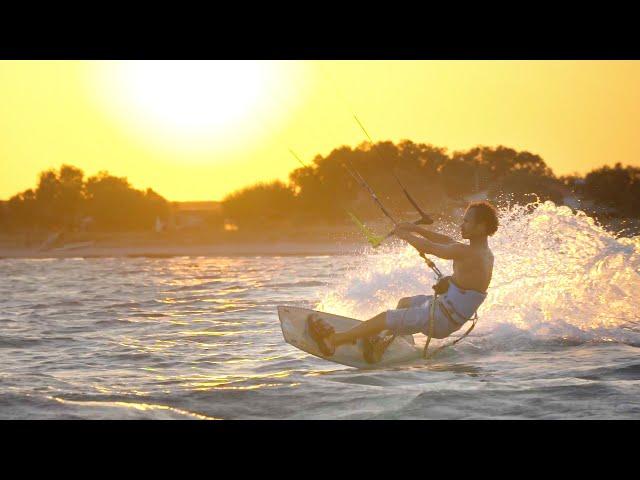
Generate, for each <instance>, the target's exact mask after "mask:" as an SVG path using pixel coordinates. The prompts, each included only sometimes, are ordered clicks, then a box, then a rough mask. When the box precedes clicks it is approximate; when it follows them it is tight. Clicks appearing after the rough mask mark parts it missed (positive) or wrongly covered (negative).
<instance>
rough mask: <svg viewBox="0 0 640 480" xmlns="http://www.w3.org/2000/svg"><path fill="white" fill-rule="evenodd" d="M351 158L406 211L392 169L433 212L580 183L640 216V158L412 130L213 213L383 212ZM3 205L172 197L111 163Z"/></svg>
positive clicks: (123, 226)
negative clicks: (556, 160) (114, 170)
mask: <svg viewBox="0 0 640 480" xmlns="http://www.w3.org/2000/svg"><path fill="white" fill-rule="evenodd" d="M291 161H292V162H294V161H295V159H293V158H292V159H291ZM347 165H351V166H353V167H354V168H355V169H356V170H357V171H358V172H360V173H361V174H362V176H363V177H364V178H365V179H366V180H367V182H368V183H369V184H370V185H371V187H372V188H373V189H374V190H375V191H376V193H377V194H378V196H379V197H380V199H381V200H383V202H384V203H385V204H386V205H387V206H388V208H389V209H390V210H392V211H395V212H396V213H397V214H398V217H399V218H406V217H405V216H404V215H403V214H404V213H410V214H411V215H415V212H413V211H412V207H411V206H410V204H409V203H408V202H407V200H406V198H405V197H404V196H403V193H402V190H401V188H400V186H399V185H398V184H397V182H396V179H395V177H394V175H392V172H393V173H395V175H396V176H397V177H398V179H399V180H400V181H401V182H402V184H403V185H404V186H405V187H406V188H407V189H408V190H409V191H410V192H411V194H412V196H413V197H415V199H416V200H417V201H418V203H419V204H421V205H422V206H423V207H424V209H425V210H426V211H428V212H431V213H435V212H438V211H441V209H443V208H446V206H447V205H450V204H451V201H452V200H454V201H456V200H462V199H464V198H465V197H467V196H469V195H471V194H474V193H477V192H486V193H487V194H488V197H489V198H490V199H492V200H494V201H496V202H497V203H501V202H520V203H524V202H529V201H531V200H532V199H534V198H535V197H537V198H539V199H540V200H552V201H554V202H556V203H559V204H560V203H562V200H563V197H564V195H565V194H566V193H567V192H575V193H578V194H579V195H581V196H583V197H584V198H586V199H591V200H593V201H595V202H598V203H599V204H602V205H606V206H608V207H612V208H614V209H615V210H616V211H617V212H618V214H619V215H620V216H626V217H637V216H640V169H639V168H637V167H631V166H622V165H621V164H619V163H618V164H616V165H615V166H613V167H608V166H604V167H601V168H598V169H595V170H593V171H591V172H589V173H588V174H587V175H585V176H584V177H581V176H579V175H569V176H564V177H558V176H556V175H555V174H554V173H553V171H552V170H551V169H550V168H549V167H548V165H547V164H546V163H545V161H544V160H543V159H542V158H541V157H540V156H539V155H536V154H533V153H530V152H527V151H518V150H515V149H512V148H508V147H504V146H498V147H485V146H478V147H475V148H472V149H469V150H466V151H457V152H452V153H449V152H448V151H447V149H445V148H441V147H435V146H433V145H430V144H423V143H414V142H411V141H409V140H405V141H402V142H400V143H398V144H394V143H392V142H379V143H375V144H371V143H368V142H366V143H362V144H360V145H358V146H357V147H355V148H351V147H348V146H342V147H340V148H336V149H334V150H333V151H332V152H330V153H329V154H328V155H327V156H322V155H317V156H316V157H315V158H313V160H312V161H311V162H309V164H308V165H305V166H301V167H299V168H296V169H294V170H293V171H291V173H290V174H289V178H288V181H287V182H283V181H274V182H266V183H265V182H261V183H257V184H254V185H251V186H248V187H245V188H242V189H240V190H238V191H236V192H233V193H231V194H229V195H227V196H226V197H225V198H224V199H223V201H222V209H221V213H220V214H219V215H220V219H218V220H217V221H216V222H214V223H216V224H219V225H222V224H223V223H224V222H225V221H228V222H233V223H234V224H236V225H237V226H239V227H241V228H249V227H256V228H259V227H261V226H263V225H264V224H265V223H274V222H287V223H289V224H291V223H293V224H295V223H300V224H305V223H306V222H313V221H322V222H334V223H338V222H343V221H346V219H347V217H346V215H345V210H349V211H352V212H354V213H356V214H357V215H358V216H359V217H361V218H363V219H371V218H380V212H379V211H378V209H377V207H376V206H375V205H374V204H373V202H371V200H370V198H369V196H368V194H367V192H366V191H364V190H363V188H362V187H361V186H360V185H359V184H358V182H357V181H356V180H355V179H354V178H352V176H351V175H350V174H349V172H348V171H347V169H346V168H345V166H347ZM0 207H2V208H0V228H2V229H3V230H21V229H29V228H43V229H50V228H64V229H72V228H77V226H78V225H79V224H81V223H82V222H83V221H85V220H87V219H89V220H90V221H91V223H92V225H93V228H94V229H98V230H105V231H113V230H126V231H131V230H148V229H149V228H152V227H153V225H154V222H155V219H156V218H161V219H166V218H167V217H168V215H169V213H170V210H171V207H170V204H169V202H167V200H165V199H164V198H163V197H162V196H160V195H159V194H157V193H156V192H154V191H153V190H152V189H147V190H146V191H143V190H137V189H135V188H133V187H132V186H131V185H130V184H129V182H128V180H127V179H126V178H124V177H115V176H112V175H110V174H109V173H108V172H100V173H98V174H97V175H95V176H92V177H89V178H86V179H85V176H84V173H83V172H82V170H80V169H78V168H76V167H73V166H70V165H63V166H62V167H61V168H60V169H59V170H55V169H52V170H47V171H45V172H42V173H41V174H40V176H39V180H38V184H37V186H36V188H35V189H29V190H25V191H24V192H21V193H19V194H17V195H14V196H13V197H11V198H10V199H9V200H8V201H7V202H3V205H0Z"/></svg>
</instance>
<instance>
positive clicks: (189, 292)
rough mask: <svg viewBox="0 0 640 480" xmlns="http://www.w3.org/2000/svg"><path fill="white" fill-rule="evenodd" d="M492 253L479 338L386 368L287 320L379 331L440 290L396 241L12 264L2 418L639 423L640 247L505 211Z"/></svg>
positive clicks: (584, 220) (583, 225)
mask: <svg viewBox="0 0 640 480" xmlns="http://www.w3.org/2000/svg"><path fill="white" fill-rule="evenodd" d="M451 233H453V232H451ZM490 245H491V247H492V249H493V250H494V254H495V270H494V275H493V280H492V283H491V287H490V289H489V295H488V297H487V300H486V301H485V303H484V304H483V305H482V307H481V308H480V311H479V315H480V320H479V322H478V325H477V327H476V329H475V330H474V331H473V333H472V334H471V335H470V336H469V337H467V338H466V339H465V340H464V341H462V342H460V343H459V344H458V345H456V346H455V347H453V348H450V349H445V350H443V351H442V352H440V354H439V355H438V356H436V357H435V358H434V359H433V360H430V361H428V362H424V361H418V362H414V363H411V364H408V365H401V366H397V367H394V368H386V369H380V370H373V371H359V370H356V369H352V368H349V367H344V366H341V365H337V364H333V363H330V362H326V361H323V360H321V359H319V358H316V357H313V356H311V355H308V354H306V353H304V352H302V351H300V350H297V349H295V348H294V347H292V346H291V345H288V344H286V343H285V342H284V341H283V339H282V334H281V331H280V325H279V322H278V318H277V313H276V306H277V305H296V306H302V307H307V308H317V309H320V310H325V311H329V312H332V313H338V314H342V315H347V316H351V317H355V318H360V319H365V318H368V317H370V316H372V315H375V314H376V313H378V312H380V311H383V310H385V309H388V308H393V307H394V305H395V303H396V302H397V300H398V299H399V298H400V297H403V296H408V295H416V294H420V293H430V291H431V285H433V282H434V278H433V274H432V273H431V271H430V270H429V269H428V268H427V267H426V265H424V263H423V261H422V260H421V259H420V257H418V256H417V254H416V253H415V251H414V250H412V249H411V248H410V247H407V246H406V245H402V244H401V243H400V242H397V241H396V242H395V243H390V244H388V245H387V246H385V247H382V248H381V249H378V250H375V251H374V250H371V249H363V250H362V251H360V252H357V253H356V254H354V255H336V256H262V257H256V256H253V257H248V256H244V257H242V256H238V257H175V258H163V259H158V258H70V259H44V260H42V259H40V260H25V259H2V260H0V418H3V419H8V418H9V419H11V418H18V419H32V418H42V419H68V418H72V419H73V418H75V419H106V418H114V419H173V418H194V419H330V418H331V419H335V418H337V419H395V418H401V419H412V418H416V419H431V418H462V419H464V418H476V419H478V418H480V419H482V418H526V419H536V418H549V419H551V418H640V356H639V353H640V350H639V348H638V347H640V312H639V308H638V306H639V301H638V298H639V295H640V238H617V237H616V235H614V234H612V233H609V232H607V231H605V230H604V229H602V228H601V227H600V226H598V225H597V223H596V222H594V220H593V219H591V218H589V217H588V216H586V215H584V214H582V213H580V212H577V213H576V212H573V211H571V210H570V209H569V208H566V207H557V206H555V205H554V204H552V203H541V204H534V205H529V206H527V207H516V208H512V209H507V210H503V211H501V226H500V229H499V230H498V233H497V234H496V235H495V236H494V237H492V238H491V239H490ZM436 263H437V265H438V266H439V267H440V269H441V270H442V271H443V272H445V273H449V272H450V271H451V266H450V262H446V261H442V260H437V262H436ZM458 334H459V332H458ZM416 341H417V343H421V342H424V337H422V336H420V335H418V336H416Z"/></svg>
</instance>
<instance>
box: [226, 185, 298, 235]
mask: <svg viewBox="0 0 640 480" xmlns="http://www.w3.org/2000/svg"><path fill="white" fill-rule="evenodd" d="M222 208H223V212H224V215H225V216H226V217H227V218H229V219H231V220H233V221H234V222H235V223H236V224H237V225H239V226H242V227H247V226H249V227H251V226H259V225H261V222H265V221H274V220H276V221H277V220H283V219H285V218H287V217H288V216H290V215H291V214H292V213H294V211H295V209H296V203H295V193H294V191H293V188H292V187H291V186H289V185H286V184H284V183H283V182H281V181H275V182H271V183H258V184H256V185H253V186H251V187H246V188H243V189H242V190H239V191H237V192H234V193H232V194H230V195H227V197H225V198H224V200H223V201H222Z"/></svg>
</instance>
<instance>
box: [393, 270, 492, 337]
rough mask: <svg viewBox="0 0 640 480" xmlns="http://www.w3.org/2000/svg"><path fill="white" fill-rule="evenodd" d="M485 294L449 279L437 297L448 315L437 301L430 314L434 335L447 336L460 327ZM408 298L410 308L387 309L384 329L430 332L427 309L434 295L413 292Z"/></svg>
mask: <svg viewBox="0 0 640 480" xmlns="http://www.w3.org/2000/svg"><path fill="white" fill-rule="evenodd" d="M486 295H487V294H486V293H481V292H476V291H475V290H463V289H461V288H459V287H457V286H456V285H455V284H454V283H453V282H450V284H449V290H448V291H447V293H445V294H444V295H442V296H440V297H439V302H441V303H442V304H443V305H444V307H445V308H446V309H447V311H448V312H449V314H450V315H446V314H445V312H444V311H443V309H442V308H440V306H438V305H436V309H435V312H434V315H433V317H434V318H433V322H434V325H433V338H446V337H448V336H449V335H451V334H452V333H453V332H455V331H457V330H459V329H460V327H462V325H464V323H465V322H466V321H467V320H469V319H470V318H471V317H472V315H473V313H474V312H475V311H476V310H477V309H478V307H479V306H480V304H481V303H482V302H483V301H484V299H485V298H486ZM409 298H410V300H411V303H410V305H411V306H410V307H409V308H398V309H395V310H387V317H386V327H387V329H388V330H391V331H392V332H393V333H395V334H396V335H412V334H414V333H423V334H425V335H429V331H430V329H431V322H430V321H429V309H430V308H431V302H432V301H433V295H416V296H414V297H409ZM462 312H464V313H462Z"/></svg>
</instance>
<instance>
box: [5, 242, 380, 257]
mask: <svg viewBox="0 0 640 480" xmlns="http://www.w3.org/2000/svg"><path fill="white" fill-rule="evenodd" d="M366 245H367V244H366V243H362V242H358V243H356V242H348V243H345V242H335V243H330V242H322V243H316V242H314V243H306V242H255V243H220V244H210V245H162V246H161V245H149V246H103V247H101V246H88V247H81V248H75V249H62V250H56V249H51V250H47V251H42V250H38V249H34V248H19V247H8V248H7V247H4V248H0V260H1V259H14V258H15V259H47V258H79V257H82V258H114V257H122V258H136V257H146V258H170V257H223V256H259V255H265V256H267V255H268V256H305V255H349V254H353V253H356V252H358V251H359V250H362V249H363V248H364V247H366Z"/></svg>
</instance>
